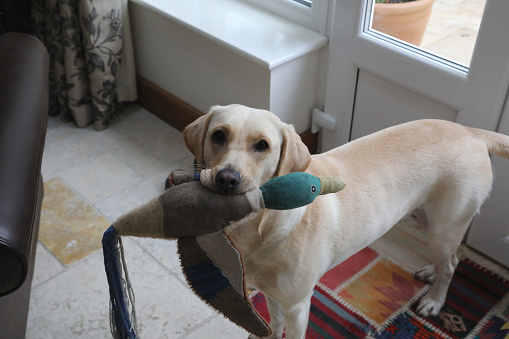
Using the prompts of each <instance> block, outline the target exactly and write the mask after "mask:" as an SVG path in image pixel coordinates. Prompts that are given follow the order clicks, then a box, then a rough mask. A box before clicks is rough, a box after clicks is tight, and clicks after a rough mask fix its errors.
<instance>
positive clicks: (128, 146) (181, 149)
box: [84, 108, 190, 177]
mask: <svg viewBox="0 0 509 339" xmlns="http://www.w3.org/2000/svg"><path fill="white" fill-rule="evenodd" d="M84 132H85V133H86V134H87V135H88V136H90V137H92V138H93V139H94V140H95V142H97V143H98V144H99V145H101V147H103V148H104V149H105V150H107V151H108V152H110V153H111V154H113V155H114V156H115V157H117V158H118V159H120V160H121V161H122V162H123V163H125V164H127V165H128V166H129V167H131V168H132V169H134V170H135V171H136V173H138V174H139V175H140V176H142V177H147V176H151V175H153V174H155V173H157V172H159V171H161V170H163V169H164V168H168V167H169V166H172V165H173V164H175V163H178V162H180V161H182V160H183V159H185V158H188V157H189V156H190V153H189V152H188V151H187V149H186V148H185V145H184V141H183V139H182V133H180V132H179V131H178V130H176V129H175V128H173V127H171V126H170V125H168V124H167V123H165V122H164V121H162V120H161V119H159V118H157V117H156V116H154V115H153V114H151V113H149V112H148V111H146V110H144V109H142V108H137V109H133V110H128V111H126V112H124V114H122V116H121V117H120V118H119V119H117V120H116V121H115V122H114V124H112V126H111V127H110V128H109V129H107V130H105V131H101V132H96V131H94V130H92V129H90V128H87V129H86V130H85V131H84Z"/></svg>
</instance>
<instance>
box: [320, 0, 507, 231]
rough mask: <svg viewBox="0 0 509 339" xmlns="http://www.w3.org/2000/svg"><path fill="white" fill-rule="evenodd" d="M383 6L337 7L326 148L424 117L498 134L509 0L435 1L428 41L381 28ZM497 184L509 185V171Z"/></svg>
mask: <svg viewBox="0 0 509 339" xmlns="http://www.w3.org/2000/svg"><path fill="white" fill-rule="evenodd" d="M375 1H376V0H364V1H351V0H337V1H336V2H335V6H334V7H333V8H331V16H332V19H333V20H332V24H331V25H330V31H329V47H328V48H329V58H328V66H327V82H326V88H325V100H324V109H323V110H324V112H325V114H327V115H329V116H331V117H333V118H335V120H336V126H335V129H331V130H323V131H322V133H321V150H322V151H325V150H328V149H331V148H333V147H336V146H339V145H341V144H344V143H346V142H348V141H350V140H353V139H356V138H359V137H361V136H363V135H367V134H369V133H372V132H375V131H377V130H380V129H383V128H385V127H389V126H392V125H396V124H399V123H403V122H407V121H410V120H416V119H423V118H437V119H445V120H450V121H456V122H458V123H461V124H464V125H467V126H473V127H478V128H484V129H488V130H497V129H498V128H499V126H500V122H501V118H502V112H503V110H504V107H505V106H504V105H505V103H506V98H507V93H508V88H509V39H507V32H509V20H507V18H508V16H509V1H507V0H488V1H487V2H486V3H485V4H484V3H482V2H479V1H478V0H477V2H476V0H471V1H467V0H435V1H431V2H432V7H431V9H430V10H429V11H430V13H429V18H428V19H427V21H426V28H425V30H424V33H423V35H422V38H421V39H420V41H419V40H413V41H412V42H409V41H407V40H406V38H403V37H402V36H400V35H397V34H396V33H394V32H393V31H389V30H387V29H386V28H381V26H378V25H374V20H375V17H377V16H378V15H379V13H378V12H376V13H375V11H376V5H377V4H376V3H375ZM427 1H429V0H414V1H412V2H414V3H418V2H427ZM460 3H462V4H460ZM384 5H385V4H384ZM386 5H398V4H386ZM403 5H405V4H403ZM460 5H462V6H465V9H464V10H463V9H459V8H460ZM460 14H461V16H463V17H467V18H470V19H472V20H470V21H468V20H466V19H458V17H457V16H456V15H460ZM447 16H448V17H447ZM473 17H475V18H473ZM474 19H475V20H477V21H478V22H479V23H478V24H475V23H472V22H474V21H475V20H474ZM393 20H394V19H393ZM408 21H410V22H412V23H415V22H417V21H419V19H416V18H415V17H411V18H410V19H408ZM477 25H478V26H477ZM446 29H448V30H446ZM410 30H411V29H410ZM396 35H397V36H396ZM462 39H463V40H462ZM469 46H470V47H469ZM469 48H470V49H471V51H468V49H469ZM505 132H506V133H509V131H505ZM504 161H507V160H505V159H504ZM497 180H502V181H504V182H505V181H507V182H508V183H509V171H505V172H504V173H498V178H497ZM505 210H508V209H507V208H506V209H505ZM505 214H507V215H506V216H505V220H509V212H508V213H505ZM480 218H482V214H481V216H480ZM488 227H489V226H488ZM488 232H489V230H488Z"/></svg>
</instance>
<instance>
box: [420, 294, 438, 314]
mask: <svg viewBox="0 0 509 339" xmlns="http://www.w3.org/2000/svg"><path fill="white" fill-rule="evenodd" d="M443 305H444V303H443V302H442V301H437V300H434V299H433V298H431V297H429V296H428V295H425V296H424V297H423V298H422V299H421V301H419V305H418V306H417V313H419V315H420V316H422V317H436V316H437V315H438V313H440V310H441V309H442V306H443Z"/></svg>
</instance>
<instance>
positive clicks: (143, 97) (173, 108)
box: [136, 75, 203, 131]
mask: <svg viewBox="0 0 509 339" xmlns="http://www.w3.org/2000/svg"><path fill="white" fill-rule="evenodd" d="M136 80H137V87H138V104H139V105H140V106H142V107H143V108H145V109H146V110H147V111H149V112H150V113H152V114H154V115H156V116H157V117H159V118H160V119H162V120H164V121H165V122H167V123H168V124H170V125H172V126H173V127H175V128H176V129H178V130H179V131H183V130H184V128H185V127H186V126H187V125H189V124H190V123H192V122H193V121H195V120H196V119H198V118H199V117H201V116H202V115H203V113H202V112H200V111H199V110H198V109H196V108H194V107H193V106H191V105H189V104H188V103H186V102H184V101H182V100H180V99H179V98H177V97H176V96H174V95H172V94H170V93H168V92H166V91H165V90H164V89H162V88H161V87H159V86H157V85H155V84H153V83H152V82H150V81H148V80H147V79H145V78H144V77H142V76H141V75H137V76H136Z"/></svg>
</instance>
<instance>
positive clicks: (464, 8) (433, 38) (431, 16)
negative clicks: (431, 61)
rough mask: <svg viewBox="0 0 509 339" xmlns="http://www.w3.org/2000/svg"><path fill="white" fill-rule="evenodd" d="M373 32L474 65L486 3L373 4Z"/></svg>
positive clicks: (388, 0)
mask: <svg viewBox="0 0 509 339" xmlns="http://www.w3.org/2000/svg"><path fill="white" fill-rule="evenodd" d="M373 1H374V2H375V4H374V6H373V7H374V10H373V12H372V15H371V18H372V21H371V29H372V30H376V31H379V32H382V33H385V34H387V35H390V36H392V37H395V38H398V39H401V40H403V41H405V42H408V43H411V44H413V45H415V46H419V47H421V48H422V49H424V50H426V51H429V52H432V53H434V54H437V55H439V56H442V57H445V58H447V59H450V60H452V61H455V62H458V63H460V64H463V65H466V66H468V65H470V60H471V58H472V52H473V50H474V45H475V40H476V38H477V32H478V31H479V26H480V24H481V18H482V14H483V11H484V6H485V4H486V0H410V1H409V0H373Z"/></svg>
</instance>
